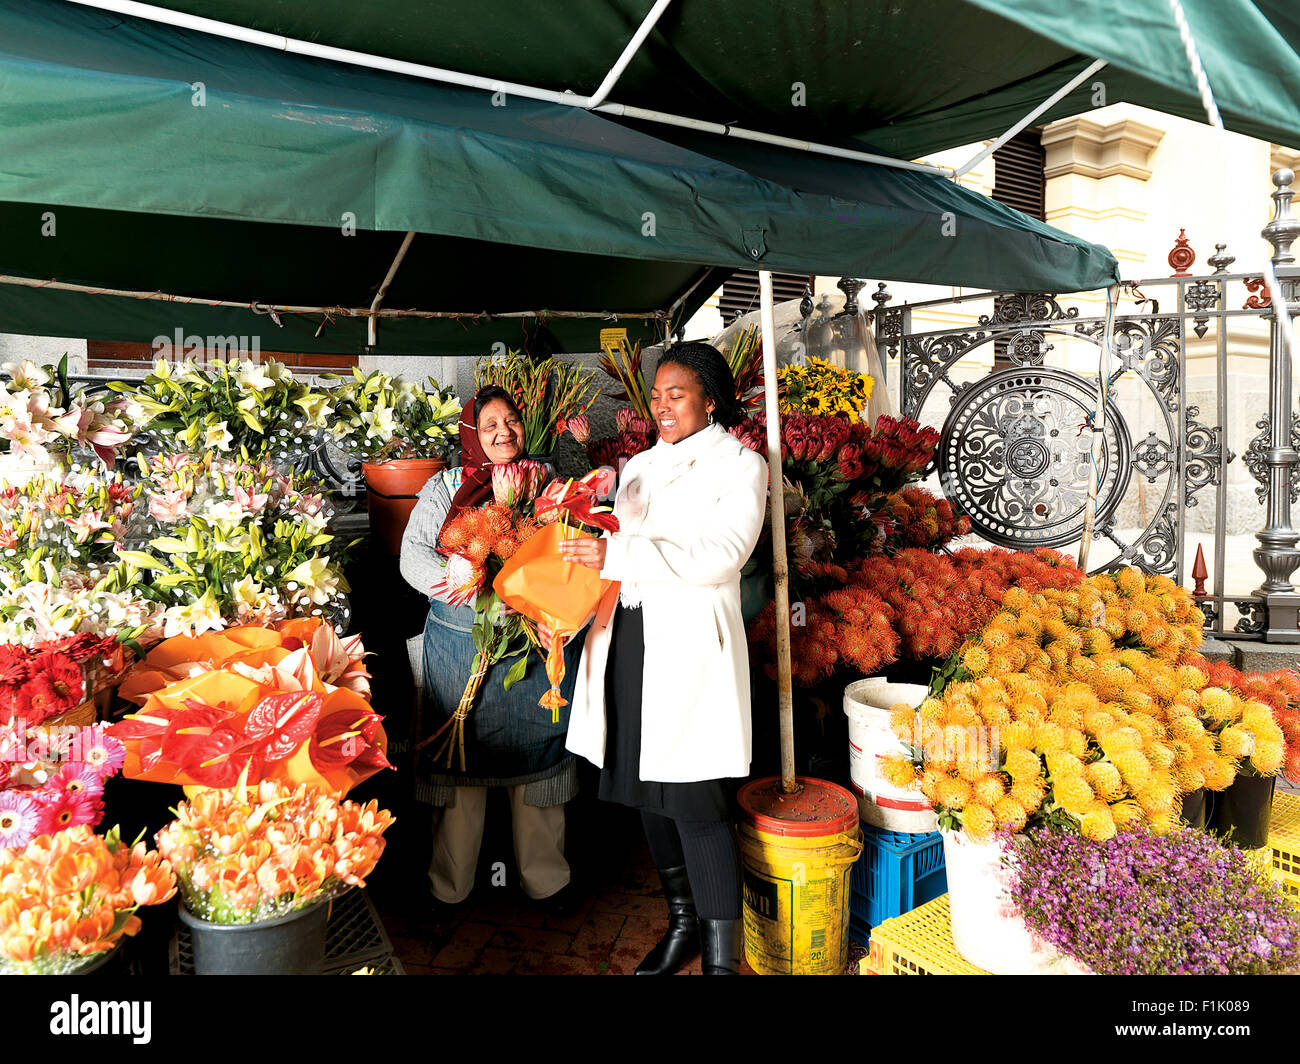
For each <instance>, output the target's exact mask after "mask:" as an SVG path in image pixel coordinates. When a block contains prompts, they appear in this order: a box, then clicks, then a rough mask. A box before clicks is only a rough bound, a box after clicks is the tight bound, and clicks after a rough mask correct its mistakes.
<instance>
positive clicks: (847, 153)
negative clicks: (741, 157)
mask: <svg viewBox="0 0 1300 1064" xmlns="http://www.w3.org/2000/svg"><path fill="white" fill-rule="evenodd" d="M67 2H68V3H71V4H79V5H81V6H82V7H93V8H97V9H99V10H101V11H112V12H113V13H115V14H119V15H129V16H131V17H133V18H143V19H148V20H150V21H151V22H161V23H163V24H164V25H167V26H175V27H177V28H179V29H187V30H195V31H197V32H199V33H210V34H212V35H214V36H217V37H225V38H227V39H228V40H233V41H242V42H244V43H245V44H255V45H258V46H260V47H263V48H272V49H274V50H276V51H279V52H292V53H294V54H296V55H307V56H311V57H313V58H315V59H327V60H329V61H331V62H335V63H348V64H351V65H352V66H359V67H366V68H368V69H370V70H386V71H388V72H390V73H393V74H404V75H406V76H407V77H413V78H423V79H424V80H426V81H438V82H442V83H444V84H447V85H460V86H462V87H464V88H470V89H481V90H483V91H484V92H503V93H505V94H506V95H507V96H519V97H522V98H523V99H526V100H540V101H542V102H543V103H555V104H560V105H561V106H564V107H580V108H583V109H584V110H592V111H597V112H599V113H600V114H608V115H614V116H615V117H618V118H633V119H637V120H639V121H643V122H654V123H657V124H659V125H665V126H676V127H678V128H679V129H693V130H698V131H700V132H704V133H713V134H716V135H717V136H723V137H736V138H737V139H739V140H752V141H757V142H758V143H760V144H771V145H774V146H777V147H782V148H791V149H793V150H795V151H803V152H808V153H810V154H813V155H829V156H832V157H834V158H838V159H852V160H854V161H856V162H863V163H871V164H872V165H875V166H889V167H893V168H894V169H896V170H913V171H917V172H920V173H926V174H935V175H936V176H938V177H952V176H953V169H952V167H950V166H935V165H933V164H931V163H914V162H910V161H908V160H906V159H892V158H890V157H889V156H887V155H877V154H875V153H874V152H866V151H857V150H855V149H852V148H839V147H836V146H834V145H832V144H819V143H816V142H814V141H808V140H798V139H796V138H794V137H781V136H777V135H775V134H773V133H763V132H761V131H759V130H753V129H744V128H742V127H740V126H727V125H723V124H722V123H720V122H705V121H701V120H700V119H696V118H688V117H686V116H684V115H675V114H670V113H669V112H667V111H655V110H651V109H648V108H644V107H625V106H624V105H623V104H621V103H602V102H599V101H598V100H596V98H595V97H593V96H582V95H579V94H578V93H574V92H556V91H555V90H553V89H539V88H537V87H536V86H534V85H523V84H520V83H519V82H517V81H502V80H501V79H499V78H484V77H479V76H478V75H476V74H464V73H461V72H460V71H456V70H447V69H445V68H443V67H435V66H428V65H427V64H424V63H408V62H406V61H404V60H401V59H389V58H387V57H386V56H380V55H371V54H370V53H368V52H357V51H353V50H352V49H350V48H335V47H333V46H331V45H328V44H316V43H315V42H313V41H303V40H299V39H297V38H295V37H285V36H283V35H282V34H279V33H266V32H264V31H262V30H251V29H248V28H247V27H245V26H237V25H235V24H234V23H231V22H219V21H217V20H216V19H210V18H200V17H199V16H197V15H187V14H185V13H184V12H181V11H173V10H171V9H170V8H165V7H158V6H156V5H154V4H142V3H138V2H137V0H67ZM647 32H648V31H647ZM630 58H631V57H630V56H629V59H630ZM611 73H612V71H611ZM620 73H621V72H620ZM606 80H608V76H607V78H606ZM599 91H600V90H599V89H598V90H597V93H599ZM593 101H594V102H593Z"/></svg>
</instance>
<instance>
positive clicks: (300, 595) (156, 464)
mask: <svg viewBox="0 0 1300 1064" xmlns="http://www.w3.org/2000/svg"><path fill="white" fill-rule="evenodd" d="M139 464H140V471H141V483H142V484H143V486H144V493H145V498H144V499H142V500H141V501H142V502H144V501H145V500H147V503H148V516H149V517H150V518H151V519H152V520H151V521H150V522H149V524H148V526H147V531H146V533H145V534H146V535H148V534H149V533H150V532H156V533H159V534H155V535H152V537H151V538H149V539H148V547H149V548H150V549H149V550H123V549H119V550H118V552H117V554H118V557H119V558H121V560H122V561H124V562H126V563H127V564H128V566H129V568H130V569H132V570H141V569H144V570H148V571H149V572H150V573H151V576H150V578H149V580H148V582H147V585H146V592H145V593H146V594H147V595H149V596H150V597H152V598H155V599H156V600H157V601H159V602H160V603H161V604H162V605H163V606H164V610H163V615H162V623H163V634H164V635H166V636H172V635H181V634H195V635H197V634H200V633H202V632H205V631H212V630H218V629H221V628H224V627H225V626H226V624H227V623H230V622H232V621H233V622H235V623H262V622H269V621H274V620H280V619H282V618H285V617H295V616H315V617H320V616H324V615H325V613H326V611H328V610H331V609H337V608H341V606H342V605H343V595H344V594H345V593H346V592H347V591H348V590H349V588H348V585H347V581H346V580H345V579H344V577H343V562H344V555H345V554H346V550H347V548H346V547H344V546H343V545H342V544H340V543H339V542H338V541H337V540H336V539H335V537H334V535H333V534H332V533H331V532H330V531H329V530H328V521H329V516H330V509H329V506H328V504H327V503H326V501H325V497H324V495H323V494H321V493H320V492H319V491H318V490H316V487H315V484H314V483H313V482H312V481H311V480H310V479H309V478H308V477H307V476H305V475H297V476H293V477H290V476H286V475H285V474H283V473H280V472H278V471H277V470H275V469H272V468H271V467H270V466H268V465H265V464H262V463H255V462H250V461H246V460H238V461H236V460H232V459H228V458H221V457H217V456H215V455H212V454H207V455H204V456H203V457H201V458H200V457H198V456H196V455H191V454H168V455H163V456H161V457H159V458H157V459H154V460H153V461H152V462H150V461H147V460H146V459H145V458H144V457H143V456H141V457H140V458H139Z"/></svg>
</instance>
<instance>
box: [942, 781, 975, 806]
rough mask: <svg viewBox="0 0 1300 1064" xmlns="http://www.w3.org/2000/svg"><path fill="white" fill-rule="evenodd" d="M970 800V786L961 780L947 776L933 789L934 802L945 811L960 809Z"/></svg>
mask: <svg viewBox="0 0 1300 1064" xmlns="http://www.w3.org/2000/svg"><path fill="white" fill-rule="evenodd" d="M970 799H971V786H970V784H969V783H967V782H966V781H965V780H963V779H956V778H954V777H952V776H948V777H947V778H946V779H942V780H940V781H939V785H938V786H937V787H935V789H934V801H935V804H936V805H941V806H943V807H944V808H945V809H962V808H964V807H965V805H966V803H967V802H969V801H970Z"/></svg>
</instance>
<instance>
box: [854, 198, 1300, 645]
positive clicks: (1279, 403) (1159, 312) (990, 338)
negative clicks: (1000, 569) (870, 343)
mask: <svg viewBox="0 0 1300 1064" xmlns="http://www.w3.org/2000/svg"><path fill="white" fill-rule="evenodd" d="M1290 179H1291V175H1290V173H1289V172H1282V173H1280V174H1279V175H1278V176H1277V177H1275V183H1276V184H1277V185H1278V191H1277V192H1276V193H1275V194H1274V197H1273V198H1274V201H1275V204H1276V217H1275V218H1274V221H1273V222H1271V223H1270V224H1269V226H1268V227H1267V228H1266V229H1265V230H1264V235H1265V236H1266V237H1267V238H1268V239H1270V240H1271V241H1272V242H1273V244H1274V247H1275V251H1276V253H1275V255H1274V257H1273V263H1274V267H1275V270H1276V273H1277V276H1278V280H1279V284H1280V289H1281V293H1282V296H1283V298H1285V300H1286V302H1287V305H1288V313H1289V315H1291V316H1294V315H1295V314H1296V313H1297V309H1298V308H1297V306H1296V287H1297V276H1298V275H1300V271H1298V270H1297V269H1296V267H1295V263H1294V258H1293V257H1292V256H1291V254H1290V243H1291V241H1292V240H1293V239H1294V238H1295V236H1296V235H1297V233H1298V232H1300V222H1297V221H1296V220H1294V219H1292V218H1291V215H1290V209H1289V201H1290V198H1291V190H1290V188H1289V185H1290ZM1225 250H1226V249H1225V248H1224V247H1223V245H1218V246H1217V247H1216V254H1215V255H1213V256H1211V257H1210V259H1209V260H1208V261H1209V265H1210V266H1211V267H1213V272H1212V273H1209V274H1207V275H1204V276H1199V277H1197V276H1191V275H1184V276H1178V275H1175V276H1170V277H1160V278H1151V279H1148V280H1142V281H1137V282H1127V283H1126V284H1124V285H1123V286H1122V289H1121V293H1120V300H1119V307H1118V311H1119V313H1117V314H1116V316H1115V318H1114V327H1113V337H1112V349H1111V351H1110V352H1109V353H1107V352H1106V350H1105V348H1104V345H1103V342H1102V340H1103V337H1102V333H1103V331H1104V328H1105V321H1106V315H1105V313H1104V311H1105V300H1106V293H1104V292H1102V293H1080V294H1076V295H1074V296H1071V297H1058V296H1055V295H1045V294H1025V293H996V292H977V293H971V294H966V295H961V296H957V297H951V298H947V299H934V300H928V301H925V302H920V303H912V304H905V305H901V306H894V305H892V297H891V294H890V292H889V290H888V287H887V286H886V285H885V284H883V283H882V284H879V285H878V286H877V291H876V292H875V294H874V295H873V296H872V299H873V301H874V302H875V304H876V309H875V311H874V320H875V336H876V342H877V346H878V348H879V350H880V352H881V353H882V355H883V356H884V357H883V362H884V364H885V366H886V367H887V369H886V372H887V375H888V376H889V377H891V378H892V379H891V380H890V381H889V385H890V386H891V388H892V389H893V390H894V393H895V394H896V396H897V398H898V401H899V407H900V409H901V410H902V412H903V413H904V414H906V415H909V416H912V417H916V418H918V420H922V421H924V422H928V423H930V424H934V425H935V427H938V428H940V430H941V433H942V439H941V442H940V447H939V453H938V456H937V458H938V462H937V464H938V477H939V485H940V487H941V488H942V490H943V492H944V494H945V495H947V496H948V498H950V499H951V500H952V501H953V502H954V503H956V504H958V505H960V506H961V508H962V509H963V510H964V512H965V513H966V514H967V515H969V517H970V519H971V522H972V525H973V528H974V530H975V532H976V534H977V535H978V536H980V537H982V538H983V539H984V540H987V541H989V542H992V543H995V544H1000V545H1003V546H1011V547H1018V548H1027V547H1034V546H1050V547H1062V548H1064V547H1067V546H1068V545H1070V544H1072V543H1076V542H1078V540H1079V538H1080V534H1081V533H1082V530H1083V525H1084V513H1085V503H1086V499H1087V491H1088V481H1089V472H1090V464H1091V457H1090V454H1091V445H1092V435H1093V431H1092V430H1093V428H1094V427H1095V421H1094V419H1096V417H1097V407H1098V396H1099V392H1098V382H1099V377H1100V374H1101V373H1103V372H1104V373H1105V374H1106V377H1107V378H1108V380H1109V381H1110V385H1111V399H1110V402H1109V404H1108V407H1107V410H1106V416H1105V418H1104V426H1105V427H1104V430H1103V431H1104V441H1105V446H1104V448H1103V458H1102V461H1101V464H1100V467H1099V469H1098V475H1097V482H1098V485H1099V491H1098V496H1097V499H1098V502H1097V512H1096V523H1095V526H1094V543H1095V544H1096V543H1100V542H1102V541H1104V542H1105V543H1107V544H1108V545H1109V548H1110V549H1109V552H1108V554H1098V553H1097V551H1098V547H1097V546H1094V553H1093V555H1092V557H1091V558H1090V562H1091V561H1093V560H1097V559H1100V561H1099V564H1096V565H1095V566H1093V569H1094V571H1099V570H1111V569H1115V568H1118V567H1120V566H1124V565H1138V566H1140V567H1141V568H1143V569H1145V570H1147V571H1149V572H1155V573H1164V574H1167V575H1169V576H1170V577H1172V578H1173V579H1174V580H1175V581H1176V582H1178V583H1179V584H1182V585H1184V586H1189V582H1188V575H1189V568H1190V570H1191V574H1190V575H1191V576H1192V578H1193V579H1192V582H1191V583H1192V584H1193V585H1194V587H1195V590H1196V592H1197V597H1198V600H1199V601H1200V603H1201V608H1202V610H1203V612H1204V613H1205V617H1206V627H1207V630H1208V632H1209V633H1211V634H1214V635H1216V636H1222V637H1229V638H1244V639H1252V638H1253V639H1262V638H1267V639H1269V640H1270V641H1279V642H1281V641H1285V642H1297V641H1300V631H1298V630H1297V605H1300V596H1298V595H1297V592H1296V588H1295V587H1294V586H1293V585H1292V583H1291V574H1292V572H1293V571H1294V570H1295V569H1296V567H1297V565H1298V564H1300V551H1298V550H1297V547H1296V541H1297V535H1296V533H1295V530H1294V529H1293V528H1292V527H1291V518H1290V507H1291V505H1292V504H1293V503H1295V502H1296V501H1297V500H1300V468H1298V465H1297V458H1298V457H1300V455H1297V449H1298V448H1300V415H1297V414H1296V412H1295V411H1294V410H1293V409H1292V399H1291V397H1292V395H1293V394H1295V392H1294V389H1293V382H1292V373H1293V361H1292V359H1291V358H1290V352H1289V350H1288V349H1287V345H1286V344H1285V343H1284V337H1283V336H1282V334H1281V330H1279V329H1278V328H1277V321H1276V319H1277V315H1276V314H1275V311H1274V307H1273V306H1272V305H1271V303H1270V301H1269V295H1268V292H1267V290H1266V287H1265V285H1264V283H1263V280H1262V278H1259V277H1258V276H1251V275H1249V274H1245V273H1232V272H1229V267H1230V266H1231V265H1232V264H1233V263H1234V262H1235V259H1234V258H1233V257H1232V256H1230V255H1227V254H1225ZM981 311H983V313H981ZM956 316H962V317H965V318H966V319H967V320H968V321H969V324H963V325H957V326H954V325H952V324H946V325H944V326H943V327H940V328H924V327H923V326H924V324H925V323H926V320H927V319H928V320H929V321H931V322H941V321H945V320H946V321H947V322H951V321H952V319H953V318H954V317H956ZM1252 354H1253V355H1254V358H1253V361H1254V362H1255V363H1256V364H1258V365H1260V366H1261V367H1265V366H1266V368H1264V369H1262V370H1261V373H1260V374H1259V375H1258V377H1256V378H1249V379H1248V377H1249V375H1248V374H1244V373H1239V374H1238V375H1237V376H1238V378H1239V379H1237V380H1235V381H1234V380H1233V379H1232V377H1231V374H1230V364H1229V363H1230V359H1234V360H1235V361H1237V362H1238V363H1239V364H1240V365H1246V364H1248V363H1250V362H1251V361H1252V357H1251V356H1252ZM1265 355H1267V358H1266V359H1265V357H1264V356H1265ZM1189 363H1190V366H1191V368H1192V369H1193V370H1194V371H1195V372H1194V373H1192V375H1191V376H1189ZM894 367H897V372H896V373H895V372H894V371H893V368H894ZM1252 387H1253V388H1254V389H1255V390H1256V391H1257V392H1259V393H1261V394H1260V395H1255V396H1252V395H1251V389H1252ZM1234 393H1236V394H1235V395H1234ZM1264 393H1266V400H1265V399H1264V398H1263V397H1262V396H1263V394H1264ZM944 400H946V403H945V402H944ZM1252 422H1253V429H1252V428H1251V423H1252ZM1253 430H1258V431H1257V432H1254V431H1253ZM1247 436H1249V437H1250V438H1249V439H1247ZM1233 443H1235V444H1236V448H1237V450H1236V452H1235V453H1234V449H1233V446H1231V444H1233ZM1238 458H1240V464H1239V465H1238V466H1237V467H1236V469H1242V468H1244V470H1246V471H1247V472H1248V475H1249V477H1250V478H1253V481H1254V482H1255V483H1253V484H1251V483H1249V482H1245V483H1243V481H1244V475H1243V476H1234V475H1230V473H1234V474H1235V469H1233V467H1232V463H1234V462H1235V461H1237V459H1238ZM1252 489H1253V490H1252ZM1252 498H1253V499H1255V500H1257V501H1256V502H1254V503H1252V502H1251V501H1250V500H1251V499H1252ZM1260 504H1263V506H1264V509H1262V510H1261V509H1260ZM1248 523H1249V524H1250V527H1249V529H1247V528H1246V527H1245V526H1246V524H1248ZM1246 531H1249V532H1250V533H1254V535H1253V536H1252V537H1250V538H1251V539H1252V540H1254V541H1256V542H1257V545H1256V546H1254V547H1253V549H1252V550H1251V555H1252V556H1253V563H1254V564H1253V565H1245V563H1244V559H1243V557H1242V556H1243V555H1244V553H1245V551H1246V549H1247V546H1248V544H1247V543H1246V542H1245V540H1244V538H1243V534H1244V533H1245V532H1246ZM1207 547H1208V548H1209V553H1210V555H1211V558H1212V565H1207V566H1205V567H1204V571H1202V566H1201V564H1200V560H1199V555H1200V550H1197V548H1200V549H1201V550H1204V549H1205V548H1207ZM1193 552H1195V554H1194V556H1193V557H1189V555H1193ZM1243 566H1244V567H1243ZM1261 570H1262V572H1263V576H1264V580H1263V582H1262V583H1260V584H1258V586H1257V587H1256V589H1255V590H1248V589H1249V588H1250V587H1251V586H1254V584H1255V583H1256V582H1258V581H1259V580H1260V575H1261ZM1206 581H1209V586H1206ZM1243 583H1245V586H1241V585H1242V584H1243Z"/></svg>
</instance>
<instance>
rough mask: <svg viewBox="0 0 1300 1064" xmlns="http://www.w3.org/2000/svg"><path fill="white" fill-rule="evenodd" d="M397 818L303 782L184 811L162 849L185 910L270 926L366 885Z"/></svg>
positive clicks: (239, 789) (202, 796)
mask: <svg viewBox="0 0 1300 1064" xmlns="http://www.w3.org/2000/svg"><path fill="white" fill-rule="evenodd" d="M392 823H393V817H392V815H391V814H390V813H388V812H387V811H386V810H383V809H380V808H379V807H378V805H377V803H376V802H375V801H373V800H371V801H370V802H368V803H367V804H366V805H364V806H363V805H358V804H357V803H356V802H341V801H339V800H338V798H336V797H334V796H332V795H329V794H326V793H324V792H322V791H320V790H318V789H316V788H313V787H308V786H305V785H299V786H288V785H286V784H284V783H282V782H276V781H263V782H262V783H260V784H253V783H250V782H246V781H244V780H240V781H239V782H238V783H237V784H236V786H234V787H233V788H231V789H229V790H221V791H215V790H208V791H203V792H201V793H199V794H196V795H194V796H192V797H191V798H190V800H189V801H187V802H181V803H179V804H178V805H177V807H176V819H175V820H174V821H172V823H170V824H168V825H167V826H166V827H165V828H163V829H162V831H160V832H159V833H158V836H157V839H158V852H159V853H160V854H162V855H163V857H164V858H165V859H166V860H167V861H169V862H170V863H171V865H172V867H174V868H175V869H176V875H177V878H178V880H179V882H180V888H181V894H182V897H183V899H184V902H185V907H186V908H187V909H188V910H189V911H190V913H192V914H193V915H194V916H197V917H198V918H200V919H202V920H209V921H212V922H213V923H219V924H246V923H256V922H259V921H262V920H272V919H275V918H276V917H279V916H284V915H287V914H288V913H291V912H293V911H295V910H297V909H301V908H303V907H304V906H307V905H311V904H313V903H314V902H318V901H322V900H324V899H326V898H329V897H332V896H334V895H337V894H339V893H342V891H344V890H346V889H347V888H349V887H352V886H364V885H365V879H366V877H367V876H368V875H370V873H371V872H372V871H373V870H374V867H375V865H376V863H377V862H378V861H379V858H380V855H381V854H382V853H383V851H384V839H383V833H384V832H385V831H386V830H387V829H388V827H389V826H390V825H391V824H392Z"/></svg>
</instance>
